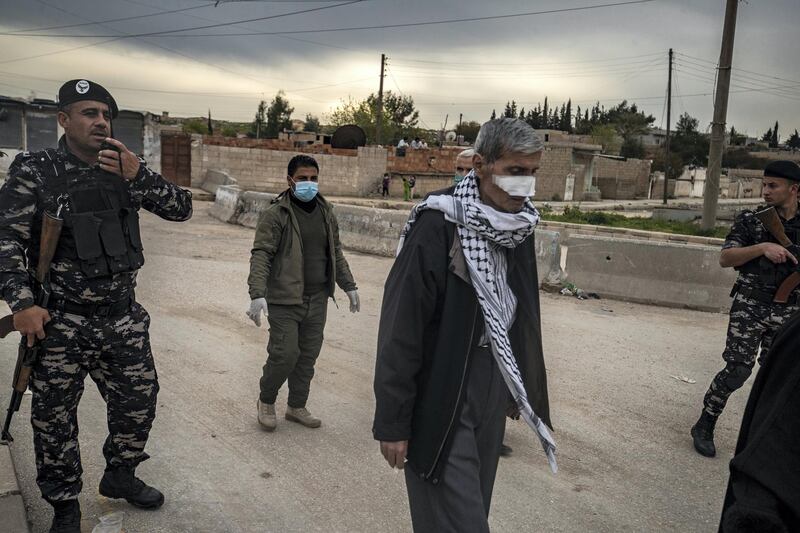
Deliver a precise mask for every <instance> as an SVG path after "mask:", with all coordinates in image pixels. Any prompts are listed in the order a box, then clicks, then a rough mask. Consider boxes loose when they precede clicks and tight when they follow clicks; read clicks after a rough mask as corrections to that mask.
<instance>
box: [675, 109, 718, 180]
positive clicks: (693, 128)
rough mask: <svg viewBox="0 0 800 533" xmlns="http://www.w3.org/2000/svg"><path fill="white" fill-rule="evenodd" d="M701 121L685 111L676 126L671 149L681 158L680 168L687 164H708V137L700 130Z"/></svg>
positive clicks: (702, 165)
mask: <svg viewBox="0 0 800 533" xmlns="http://www.w3.org/2000/svg"><path fill="white" fill-rule="evenodd" d="M699 125H700V121H699V120H697V119H696V118H694V117H692V116H691V115H689V113H683V114H682V115H681V116H680V117H679V118H678V123H677V125H676V126H675V136H674V137H673V138H672V139H671V143H670V151H671V152H672V153H674V154H677V155H678V157H679V158H680V168H681V169H683V167H685V166H686V165H694V166H700V167H705V166H707V165H708V149H709V141H708V138H707V137H706V136H704V135H702V134H701V133H700V132H699V131H698V129H697V128H698V126H699Z"/></svg>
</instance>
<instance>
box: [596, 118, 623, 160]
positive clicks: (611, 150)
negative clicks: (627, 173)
mask: <svg viewBox="0 0 800 533" xmlns="http://www.w3.org/2000/svg"><path fill="white" fill-rule="evenodd" d="M591 135H592V142H593V143H595V144H599V145H601V146H602V147H603V152H605V153H607V154H616V153H619V150H620V148H621V143H620V141H619V138H618V137H617V132H616V130H615V129H614V126H612V125H611V124H598V125H596V126H594V127H593V128H592V131H591Z"/></svg>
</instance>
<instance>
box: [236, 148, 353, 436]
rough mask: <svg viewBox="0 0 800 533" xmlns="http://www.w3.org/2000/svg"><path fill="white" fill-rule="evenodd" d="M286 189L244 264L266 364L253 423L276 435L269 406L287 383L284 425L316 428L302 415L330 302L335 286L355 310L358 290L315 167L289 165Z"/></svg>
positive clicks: (297, 159)
mask: <svg viewBox="0 0 800 533" xmlns="http://www.w3.org/2000/svg"><path fill="white" fill-rule="evenodd" d="M286 183H287V185H288V188H287V189H286V190H285V191H284V192H282V193H281V194H279V195H278V197H277V198H275V199H274V200H273V201H272V203H271V204H270V206H269V207H268V208H267V209H266V210H265V211H264V212H263V213H262V214H261V217H260V218H259V220H258V226H257V227H256V235H255V239H254V240H253V250H252V253H251V256H250V276H249V277H248V278H247V284H248V286H249V288H250V291H249V292H250V299H251V301H250V308H249V309H248V310H247V312H246V313H247V316H248V317H250V319H251V320H252V321H253V322H254V323H255V324H256V325H257V326H259V327H260V326H261V317H262V315H267V318H268V320H269V343H268V344H267V353H268V357H267V362H266V364H265V365H264V369H263V374H262V376H261V381H260V388H261V393H260V394H259V399H258V401H257V402H256V406H257V409H258V415H257V416H258V422H259V424H261V427H263V428H264V429H265V430H267V431H275V428H276V427H277V424H278V421H277V415H276V414H275V400H276V398H277V397H278V391H279V390H280V389H281V387H283V384H284V383H286V382H288V385H289V397H288V399H287V403H288V405H287V407H286V413H285V415H284V418H286V420H289V421H291V422H297V423H298V424H302V425H304V426H306V427H310V428H318V427H320V426H321V425H322V421H321V420H320V419H319V418H316V417H315V416H313V415H312V414H311V413H310V412H309V411H308V409H307V408H306V402H307V401H308V396H309V391H310V387H311V380H312V378H313V377H314V365H315V364H316V361H317V357H318V356H319V352H320V350H321V349H322V339H323V332H324V330H325V322H326V320H327V316H328V298H333V292H334V289H335V286H336V285H338V286H339V288H341V289H342V290H343V291H344V292H345V294H347V297H348V299H349V300H350V312H352V313H356V312H358V311H359V310H360V309H361V302H360V299H359V296H358V287H356V282H355V280H354V279H353V275H352V274H351V273H350V266H349V265H348V264H347V260H346V259H345V257H344V253H342V245H341V243H340V242H339V223H338V222H337V220H336V214H335V213H334V212H333V207H332V206H331V204H329V203H328V201H327V200H325V198H323V197H322V195H321V194H318V191H319V165H318V164H317V162H316V160H315V159H314V158H313V157H311V156H308V155H302V154H301V155H296V156H294V157H293V158H292V159H291V160H290V161H289V166H288V168H287V176H286Z"/></svg>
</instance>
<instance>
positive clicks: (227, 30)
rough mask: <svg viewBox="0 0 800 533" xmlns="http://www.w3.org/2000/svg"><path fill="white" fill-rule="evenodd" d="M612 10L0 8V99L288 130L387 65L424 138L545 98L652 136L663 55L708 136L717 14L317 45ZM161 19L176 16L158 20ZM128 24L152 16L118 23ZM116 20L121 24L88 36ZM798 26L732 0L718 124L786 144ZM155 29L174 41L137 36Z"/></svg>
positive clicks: (367, 2) (160, 2) (45, 2)
mask: <svg viewBox="0 0 800 533" xmlns="http://www.w3.org/2000/svg"><path fill="white" fill-rule="evenodd" d="M612 1H613V0H540V1H522V0H503V1H499V0H497V1H494V2H487V1H485V0H460V1H455V0H439V1H429V0H364V1H361V2H351V3H349V4H348V5H342V4H346V3H347V2H346V0H341V1H339V2H287V1H272V2H270V1H259V0H252V1H237V2H229V1H225V0H223V1H221V2H219V5H217V6H216V7H215V6H214V3H213V2H212V1H207V0H70V1H69V2H65V1H60V0H17V1H14V0H0V13H2V15H0V32H1V33H4V35H0V50H2V51H3V53H2V54H0V94H3V95H7V96H23V97H28V96H30V95H31V91H33V92H34V93H35V95H36V96H37V97H39V98H55V95H56V93H57V90H58V87H59V86H60V85H61V83H62V82H63V81H66V80H68V79H72V78H87V79H91V80H94V81H97V82H98V83H101V84H103V85H104V86H106V88H108V89H109V90H110V91H111V92H112V93H113V94H114V96H115V98H116V99H117V101H118V102H119V104H120V107H122V108H126V109H135V110H142V111H144V110H146V111H151V112H155V113H161V111H169V112H170V114H172V115H177V116H197V115H205V114H206V113H207V112H208V109H209V108H210V109H211V114H212V116H213V117H214V118H218V119H228V120H240V121H249V120H252V117H253V114H254V112H255V110H256V107H257V105H258V101H259V100H261V99H262V98H263V99H265V100H267V101H269V100H270V99H271V98H272V97H273V96H274V94H275V92H276V91H277V90H279V89H284V90H285V91H286V93H287V97H288V98H289V101H290V102H291V104H292V105H293V106H294V108H295V112H294V115H293V116H294V117H295V118H304V117H305V115H306V113H312V114H315V115H318V116H320V117H321V118H322V121H323V122H325V117H326V115H327V114H328V113H329V112H330V111H331V109H333V108H334V107H336V106H337V105H338V104H339V103H340V101H341V100H342V99H346V98H348V97H353V98H355V99H361V98H364V97H366V96H367V95H368V94H370V93H371V92H375V91H377V89H378V75H379V70H380V54H381V53H385V54H386V55H387V56H388V58H389V61H388V65H389V66H388V75H387V77H386V80H385V84H384V87H385V89H388V90H392V91H395V92H397V91H400V92H402V93H403V94H408V95H411V96H412V97H413V98H414V101H415V102H416V104H417V107H418V108H419V110H420V116H421V119H422V125H423V126H426V127H429V128H440V127H442V125H443V124H444V122H445V117H446V116H448V115H449V117H448V118H447V120H448V122H447V125H448V129H449V128H450V127H452V126H453V125H454V124H455V123H457V122H458V118H459V114H460V113H463V117H464V120H477V121H479V122H483V121H485V120H486V119H488V118H489V115H490V114H491V112H492V109H497V110H498V112H500V111H501V110H502V108H503V107H504V105H505V102H506V101H507V100H511V99H515V100H516V101H517V102H518V103H519V105H520V106H524V107H526V108H528V107H531V106H535V105H536V103H537V102H540V101H542V100H543V99H544V97H545V96H548V97H549V101H550V102H556V103H560V102H562V101H566V99H567V98H572V101H573V106H575V105H580V106H581V107H582V108H585V107H586V106H587V105H591V103H593V102H594V101H596V100H600V102H601V103H602V104H605V105H606V106H610V105H613V104H615V103H617V102H619V101H620V100H622V99H628V100H629V101H633V102H636V103H637V104H638V105H639V106H640V108H642V109H644V110H646V111H647V112H649V113H651V114H652V115H654V116H655V117H656V125H657V126H659V125H660V126H665V125H666V124H665V121H666V114H665V111H664V109H665V96H666V86H667V51H668V49H669V48H670V47H672V48H673V49H674V50H675V58H676V59H675V68H676V70H675V73H674V85H673V111H672V113H673V115H672V116H673V122H674V121H676V120H677V117H678V116H679V115H680V114H681V113H683V112H684V111H686V112H688V113H690V114H691V115H693V116H695V117H697V118H698V119H700V124H701V129H706V128H707V127H709V124H710V122H711V116H712V110H713V96H712V92H713V83H714V76H715V63H716V61H717V60H718V58H719V52H720V42H721V35H722V22H723V16H724V11H725V0H654V1H650V2H642V3H636V4H629V5H616V6H609V7H601V8H596V9H581V10H575V11H569V12H560V13H546V14H534V15H528V16H524V15H519V16H513V17H506V18H500V19H495V20H480V21H472V22H462V23H448V24H429V25H422V26H406V27H399V28H381V29H367V30H354V29H349V30H346V31H330V32H320V31H319V30H322V29H336V28H353V27H361V26H379V25H384V26H385V25H392V24H407V23H419V22H435V21H442V20H452V19H463V18H477V17H492V16H498V15H513V14H521V13H530V12H541V11H547V10H558V9H567V8H585V7H589V6H597V5H601V4H607V3H612ZM619 1H624V0H619ZM313 9H317V11H310V12H307V13H301V14H295V15H290V16H282V17H277V18H272V19H264V20H259V21H254V22H248V23H240V24H236V25H224V26H219V24H221V23H229V22H235V21H242V20H251V19H258V18H263V17H271V16H275V15H281V14H285V13H291V12H295V11H302V10H313ZM176 10H181V11H178V12H174V13H164V12H165V11H176ZM142 15H155V16H151V17H147V18H129V17H140V16H142ZM121 18H128V20H122V21H117V22H106V23H104V24H94V25H88V24H86V23H87V22H97V21H109V20H112V19H121ZM212 25H214V26H216V27H213V28H205V29H196V30H192V31H183V32H178V33H175V32H174V31H173V30H178V29H185V28H196V27H199V26H206V27H207V26H212ZM798 28H800V1H798V0H749V1H742V2H740V4H739V14H738V19H737V28H736V46H735V50H734V61H733V66H734V70H733V87H732V93H731V96H730V104H729V108H728V124H729V125H730V124H733V125H734V126H735V127H736V128H737V130H739V131H742V132H747V133H749V134H750V135H761V134H762V133H763V132H764V131H766V130H767V128H769V127H771V126H772V125H773V124H774V123H775V121H776V120H778V121H780V124H781V128H780V131H781V138H782V139H785V137H786V136H787V135H788V132H789V131H792V130H794V129H795V128H798V129H800V105H798V104H800V61H798V51H800V50H798V49H799V48H800V45H798V42H799V41H800V40H799V39H798ZM32 29H38V30H37V31H31V32H27V33H29V34H34V35H35V36H22V35H24V32H21V31H20V30H32ZM156 32H171V33H169V34H167V33H161V34H159V35H145V36H142V35H141V34H152V33H156ZM259 32H260V33H262V34H261V35H238V36H234V35H230V34H241V33H259ZM265 32H272V33H273V35H263V33H265ZM275 32H284V33H282V34H279V35H275V34H274V33H275ZM9 33H13V35H9ZM193 34H194V35H197V34H201V35H202V36H191V35H193ZM224 34H229V35H224ZM126 35H140V36H138V37H125V36H126ZM78 36H79V37H78ZM120 37H123V38H120ZM79 47H80V48H79Z"/></svg>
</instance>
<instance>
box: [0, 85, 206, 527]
mask: <svg viewBox="0 0 800 533" xmlns="http://www.w3.org/2000/svg"><path fill="white" fill-rule="evenodd" d="M58 100H59V102H58V104H59V111H58V122H59V124H60V125H61V127H62V128H63V129H64V136H63V137H62V138H61V139H60V141H59V143H58V148H57V149H48V150H43V151H41V152H35V153H30V152H23V153H21V154H19V155H18V156H17V157H16V159H15V160H14V162H13V163H12V164H11V166H10V167H9V173H8V180H7V181H6V183H5V184H4V185H3V187H2V189H0V295H1V296H2V298H3V300H5V301H6V303H8V305H9V307H10V308H11V310H12V312H13V313H14V325H15V327H16V329H17V331H19V332H20V333H22V335H23V342H25V343H27V345H28V346H33V345H34V344H38V348H39V357H38V360H37V361H36V363H35V365H34V367H33V372H32V376H31V380H30V383H29V386H30V389H31V391H32V400H31V423H32V425H33V439H34V449H35V452H36V468H37V477H36V482H37V484H38V485H39V489H40V490H41V493H42V496H43V497H44V498H45V499H46V500H47V501H48V502H49V503H50V504H51V505H52V506H53V508H54V510H55V516H54V519H53V525H52V528H51V530H50V531H51V532H79V531H80V519H81V512H80V506H79V504H78V494H79V493H80V491H81V488H82V481H81V474H82V469H81V461H80V452H79V447H78V421H77V408H78V402H79V401H80V398H81V394H82V393H83V383H84V379H85V377H86V375H87V374H88V375H90V376H91V377H92V380H93V381H94V382H95V383H96V385H97V388H98V390H99V391H100V394H101V395H102V396H103V399H104V400H105V402H106V405H107V410H108V430H109V435H108V438H107V439H106V441H105V444H104V446H103V455H104V456H105V459H106V470H105V474H104V475H103V478H102V480H101V481H100V487H99V492H100V494H101V495H103V496H106V497H109V498H123V499H125V500H127V501H128V502H130V503H132V504H133V505H136V506H139V507H142V508H147V509H154V508H157V507H160V506H161V505H162V504H163V502H164V496H163V494H161V492H159V491H158V490H157V489H155V488H153V487H150V486H148V485H146V484H145V483H144V482H143V481H141V480H140V479H139V478H138V477H136V476H135V475H134V470H135V468H136V466H137V465H138V464H139V463H141V462H142V461H144V460H145V459H147V457H148V456H147V454H146V453H145V452H144V447H145V444H146V443H147V438H148V434H149V432H150V428H151V426H152V423H153V419H154V417H155V408H156V395H157V393H158V380H157V376H156V370H155V366H154V363H153V354H152V352H151V350H150V340H149V335H148V328H149V324H150V316H149V315H148V314H147V311H145V309H144V308H143V307H142V306H141V305H140V304H139V303H138V302H137V301H136V298H135V295H134V287H135V285H136V275H137V272H138V270H139V268H140V267H141V266H142V264H143V263H144V254H143V247H142V239H141V236H140V232H139V214H138V212H139V209H140V208H144V209H146V210H148V211H150V212H152V213H154V214H156V215H158V216H160V217H161V218H163V219H166V220H174V221H183V220H187V219H189V218H190V217H191V214H192V197H191V193H190V192H189V191H185V190H183V189H180V188H179V187H176V186H175V185H173V184H171V183H169V182H167V181H166V180H165V179H164V178H162V177H161V176H160V175H159V174H157V173H156V172H154V171H152V170H150V169H149V168H147V166H146V164H145V162H144V160H142V159H140V158H139V157H137V156H136V155H134V154H133V153H132V152H131V151H130V150H128V149H127V148H126V147H125V145H124V144H123V143H121V142H119V141H117V140H115V139H113V138H112V130H111V121H112V119H114V118H115V117H116V116H117V112H118V109H117V104H116V102H115V101H114V98H113V97H112V96H111V94H109V92H108V91H106V90H105V89H104V88H103V87H102V86H100V85H99V84H97V83H94V82H92V81H88V80H71V81H68V82H67V83H65V84H64V85H63V86H62V87H61V89H60V90H59V92H58ZM104 143H105V144H104ZM59 209H61V213H62V216H63V219H64V228H63V230H62V234H61V238H60V240H59V243H58V248H57V250H56V253H55V257H54V258H53V262H52V267H51V269H50V274H49V289H50V291H51V296H50V298H49V301H48V302H47V304H45V303H44V301H43V300H41V299H40V298H39V295H40V294H41V292H42V290H41V289H42V288H41V287H39V286H37V284H36V283H35V282H34V278H33V271H34V269H35V268H36V265H37V261H38V257H39V245H40V243H39V235H40V231H41V221H42V216H43V213H45V212H47V213H49V214H51V215H52V214H54V213H56V212H58V210H59Z"/></svg>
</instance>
